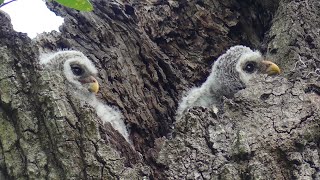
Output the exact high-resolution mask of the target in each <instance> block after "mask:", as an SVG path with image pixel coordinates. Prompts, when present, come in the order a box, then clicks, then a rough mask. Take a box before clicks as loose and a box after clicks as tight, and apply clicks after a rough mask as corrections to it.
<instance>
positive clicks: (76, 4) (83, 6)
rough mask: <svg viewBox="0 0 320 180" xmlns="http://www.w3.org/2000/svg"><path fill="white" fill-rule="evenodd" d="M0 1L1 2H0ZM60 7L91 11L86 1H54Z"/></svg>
mask: <svg viewBox="0 0 320 180" xmlns="http://www.w3.org/2000/svg"><path fill="white" fill-rule="evenodd" d="M0 1H1V0H0ZM55 1H56V2H58V3H59V4H61V5H64V6H66V7H69V8H73V9H76V10H79V11H92V10H93V7H92V4H91V3H90V2H89V1H88V0H55Z"/></svg>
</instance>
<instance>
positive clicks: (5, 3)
mask: <svg viewBox="0 0 320 180" xmlns="http://www.w3.org/2000/svg"><path fill="white" fill-rule="evenodd" d="M13 1H16V0H11V1H9V2H5V3H3V4H1V5H0V8H1V7H2V6H5V5H7V4H9V3H12V2H13Z"/></svg>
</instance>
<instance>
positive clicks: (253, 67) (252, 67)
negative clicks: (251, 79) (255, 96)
mask: <svg viewBox="0 0 320 180" xmlns="http://www.w3.org/2000/svg"><path fill="white" fill-rule="evenodd" d="M243 70H245V71H246V72H247V73H250V74H251V73H253V72H254V71H255V70H256V63H254V62H249V63H247V64H246V66H245V67H244V68H243Z"/></svg>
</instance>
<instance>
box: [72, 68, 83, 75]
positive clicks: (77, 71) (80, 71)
mask: <svg viewBox="0 0 320 180" xmlns="http://www.w3.org/2000/svg"><path fill="white" fill-rule="evenodd" d="M71 70H72V73H73V74H74V75H76V76H81V75H82V74H83V73H84V70H83V69H82V68H81V67H79V66H71Z"/></svg>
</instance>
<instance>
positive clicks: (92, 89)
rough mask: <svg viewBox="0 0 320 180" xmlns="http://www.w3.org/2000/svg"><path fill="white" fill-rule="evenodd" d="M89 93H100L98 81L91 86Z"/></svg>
mask: <svg viewBox="0 0 320 180" xmlns="http://www.w3.org/2000/svg"><path fill="white" fill-rule="evenodd" d="M89 91H90V92H94V93H97V92H98V91H99V83H98V81H97V80H95V82H92V83H90V84H89Z"/></svg>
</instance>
